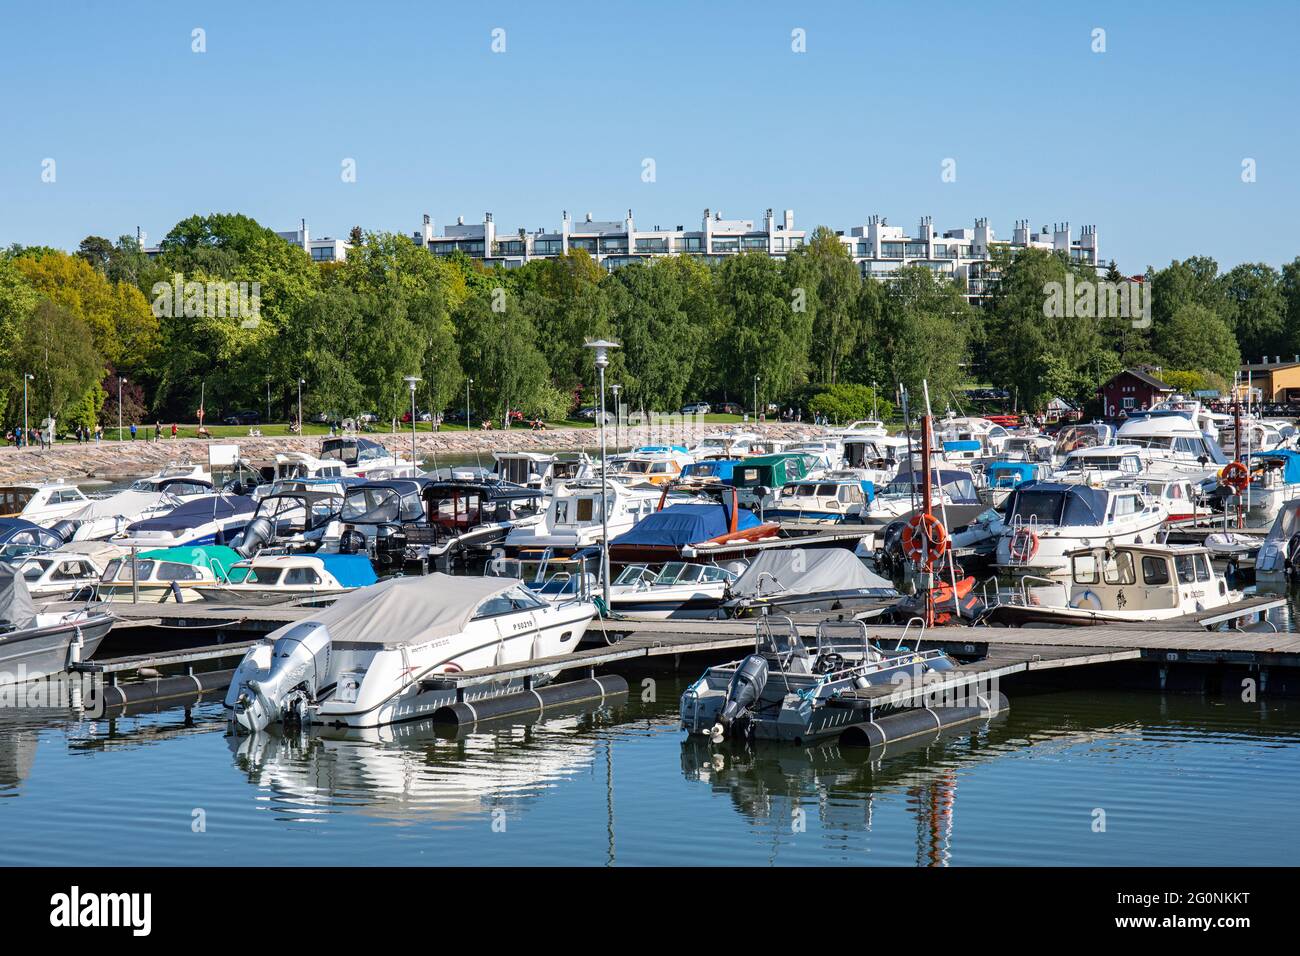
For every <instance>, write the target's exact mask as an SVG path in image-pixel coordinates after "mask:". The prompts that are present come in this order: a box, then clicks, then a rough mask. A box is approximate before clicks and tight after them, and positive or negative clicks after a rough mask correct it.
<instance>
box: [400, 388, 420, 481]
mask: <svg viewBox="0 0 1300 956" xmlns="http://www.w3.org/2000/svg"><path fill="white" fill-rule="evenodd" d="M402 381H403V382H405V383H406V387H407V388H409V389H410V390H411V461H412V462H418V461H419V459H417V458H416V457H415V386H417V385H419V384H420V383H421V382H422V381H424V379H422V378H420V376H418V375H407V376H406V377H404V378H403V379H402Z"/></svg>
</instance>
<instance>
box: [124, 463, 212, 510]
mask: <svg viewBox="0 0 1300 956" xmlns="http://www.w3.org/2000/svg"><path fill="white" fill-rule="evenodd" d="M130 490H131V491H147V492H153V493H155V494H158V493H166V494H169V495H171V496H172V497H173V498H175V499H176V500H178V501H181V502H185V501H190V500H192V499H194V498H200V497H203V496H204V495H210V494H212V475H211V473H210V472H209V471H208V470H207V469H206V468H204V467H203V466H202V465H192V464H186V463H177V462H170V463H169V464H168V465H167V466H166V467H165V468H161V469H159V470H158V471H157V472H155V473H154V474H152V475H149V476H147V477H145V478H137V479H136V480H135V481H134V482H132V484H131V489H130Z"/></svg>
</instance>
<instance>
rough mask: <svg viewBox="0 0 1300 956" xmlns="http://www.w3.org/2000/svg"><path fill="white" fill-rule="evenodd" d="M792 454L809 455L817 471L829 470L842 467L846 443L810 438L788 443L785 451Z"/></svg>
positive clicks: (833, 439)
mask: <svg viewBox="0 0 1300 956" xmlns="http://www.w3.org/2000/svg"><path fill="white" fill-rule="evenodd" d="M784 450H785V451H786V452H789V453H790V454H798V455H807V456H808V457H809V458H811V459H812V460H813V465H812V467H813V468H814V469H815V470H827V471H830V470H832V469H835V468H838V467H840V463H841V462H842V461H843V459H844V442H843V441H841V440H840V439H838V438H809V439H805V440H803V441H792V442H786V445H785V449H784Z"/></svg>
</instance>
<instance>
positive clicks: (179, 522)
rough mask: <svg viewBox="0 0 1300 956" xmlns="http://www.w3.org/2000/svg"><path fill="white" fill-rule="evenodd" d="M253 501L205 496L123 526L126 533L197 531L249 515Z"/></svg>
mask: <svg viewBox="0 0 1300 956" xmlns="http://www.w3.org/2000/svg"><path fill="white" fill-rule="evenodd" d="M256 508H257V502H255V501H254V500H253V499H252V498H246V497H244V496H243V495H205V496H204V497H202V498H195V499H193V500H192V501H187V502H185V504H183V505H180V506H179V507H177V508H173V509H172V510H171V511H169V512H167V514H165V515H158V516H157V517H156V518H145V519H144V520H143V521H137V522H135V523H134V524H131V525H128V526H127V529H126V530H127V531H133V532H134V531H178V530H185V529H187V528H197V527H198V526H199V525H201V524H206V523H207V522H209V521H213V520H217V521H221V520H223V519H226V518H237V517H239V516H240V515H249V516H251V515H252V514H253V511H254V510H255V509H256Z"/></svg>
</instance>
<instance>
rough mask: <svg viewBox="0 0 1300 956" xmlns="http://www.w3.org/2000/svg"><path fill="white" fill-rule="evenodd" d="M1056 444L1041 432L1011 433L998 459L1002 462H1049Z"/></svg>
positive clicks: (1003, 444)
mask: <svg viewBox="0 0 1300 956" xmlns="http://www.w3.org/2000/svg"><path fill="white" fill-rule="evenodd" d="M1055 448H1056V442H1055V441H1054V440H1053V439H1051V438H1049V437H1048V436H1046V435H1044V434H1042V433H1041V432H1018V431H1017V432H1010V433H1008V435H1007V437H1006V440H1005V441H1004V442H1003V443H1002V452H1001V454H999V455H998V457H999V458H1000V459H1001V460H1002V461H1029V462H1048V463H1050V462H1051V460H1052V451H1053V449H1055Z"/></svg>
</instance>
